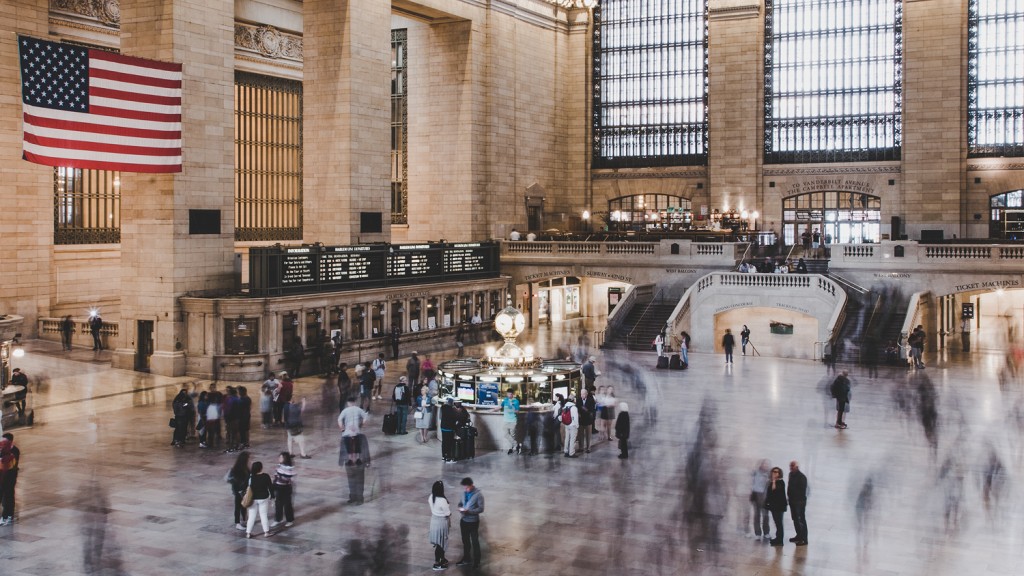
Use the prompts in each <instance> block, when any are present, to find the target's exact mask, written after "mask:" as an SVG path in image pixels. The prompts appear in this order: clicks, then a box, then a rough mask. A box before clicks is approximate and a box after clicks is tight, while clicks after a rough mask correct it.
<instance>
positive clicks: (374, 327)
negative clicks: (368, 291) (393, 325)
mask: <svg viewBox="0 0 1024 576" xmlns="http://www.w3.org/2000/svg"><path fill="white" fill-rule="evenodd" d="M384 306H385V305H384V304H373V305H372V306H371V307H370V337H371V338H380V337H382V336H384V334H385V333H386V332H387V331H388V328H387V327H386V326H384Z"/></svg>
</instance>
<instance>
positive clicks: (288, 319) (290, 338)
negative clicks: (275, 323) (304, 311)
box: [281, 312, 299, 350]
mask: <svg viewBox="0 0 1024 576" xmlns="http://www.w3.org/2000/svg"><path fill="white" fill-rule="evenodd" d="M298 335H299V315H298V314H295V313H293V312H289V313H287V314H285V315H284V316H282V317H281V349H282V350H288V349H289V348H291V347H292V344H293V343H294V342H295V337H296V336H298Z"/></svg>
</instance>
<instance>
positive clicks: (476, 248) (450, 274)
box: [249, 242, 500, 297]
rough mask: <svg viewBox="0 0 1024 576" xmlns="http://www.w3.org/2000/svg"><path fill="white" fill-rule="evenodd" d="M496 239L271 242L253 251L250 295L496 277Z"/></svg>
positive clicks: (314, 291) (300, 292) (498, 261)
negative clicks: (331, 243)
mask: <svg viewBox="0 0 1024 576" xmlns="http://www.w3.org/2000/svg"><path fill="white" fill-rule="evenodd" d="M498 251H499V248H498V244H497V243H495V242H468V243H461V244H460V243H428V244H365V245H358V246H322V245H319V244H312V245H303V246H270V247H258V248H252V249H250V251H249V294H250V295H251V296H259V297H265V296H281V295H287V294H310V293H316V292H328V291H332V292H336V291H344V290H355V289H361V288H386V287H388V286H402V285H408V284H426V283H431V282H449V281H457V280H468V279H476V278H494V277H497V276H498V274H499V271H500V268H499V265H500V258H499V256H498Z"/></svg>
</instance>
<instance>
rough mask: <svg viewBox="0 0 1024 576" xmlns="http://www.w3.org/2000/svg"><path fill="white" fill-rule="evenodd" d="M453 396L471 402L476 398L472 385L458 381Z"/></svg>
mask: <svg viewBox="0 0 1024 576" xmlns="http://www.w3.org/2000/svg"><path fill="white" fill-rule="evenodd" d="M455 397H456V398H458V399H459V400H462V401H463V402H470V403H471V402H473V401H474V400H476V394H474V393H473V385H472V384H462V383H460V384H459V388H458V391H457V393H456V394H455Z"/></svg>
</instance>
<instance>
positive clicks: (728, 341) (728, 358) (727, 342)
mask: <svg viewBox="0 0 1024 576" xmlns="http://www.w3.org/2000/svg"><path fill="white" fill-rule="evenodd" d="M735 347H736V338H734V337H733V335H732V330H730V329H728V328H726V329H725V336H722V349H723V350H725V363H726V364H732V349H733V348H735Z"/></svg>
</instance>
